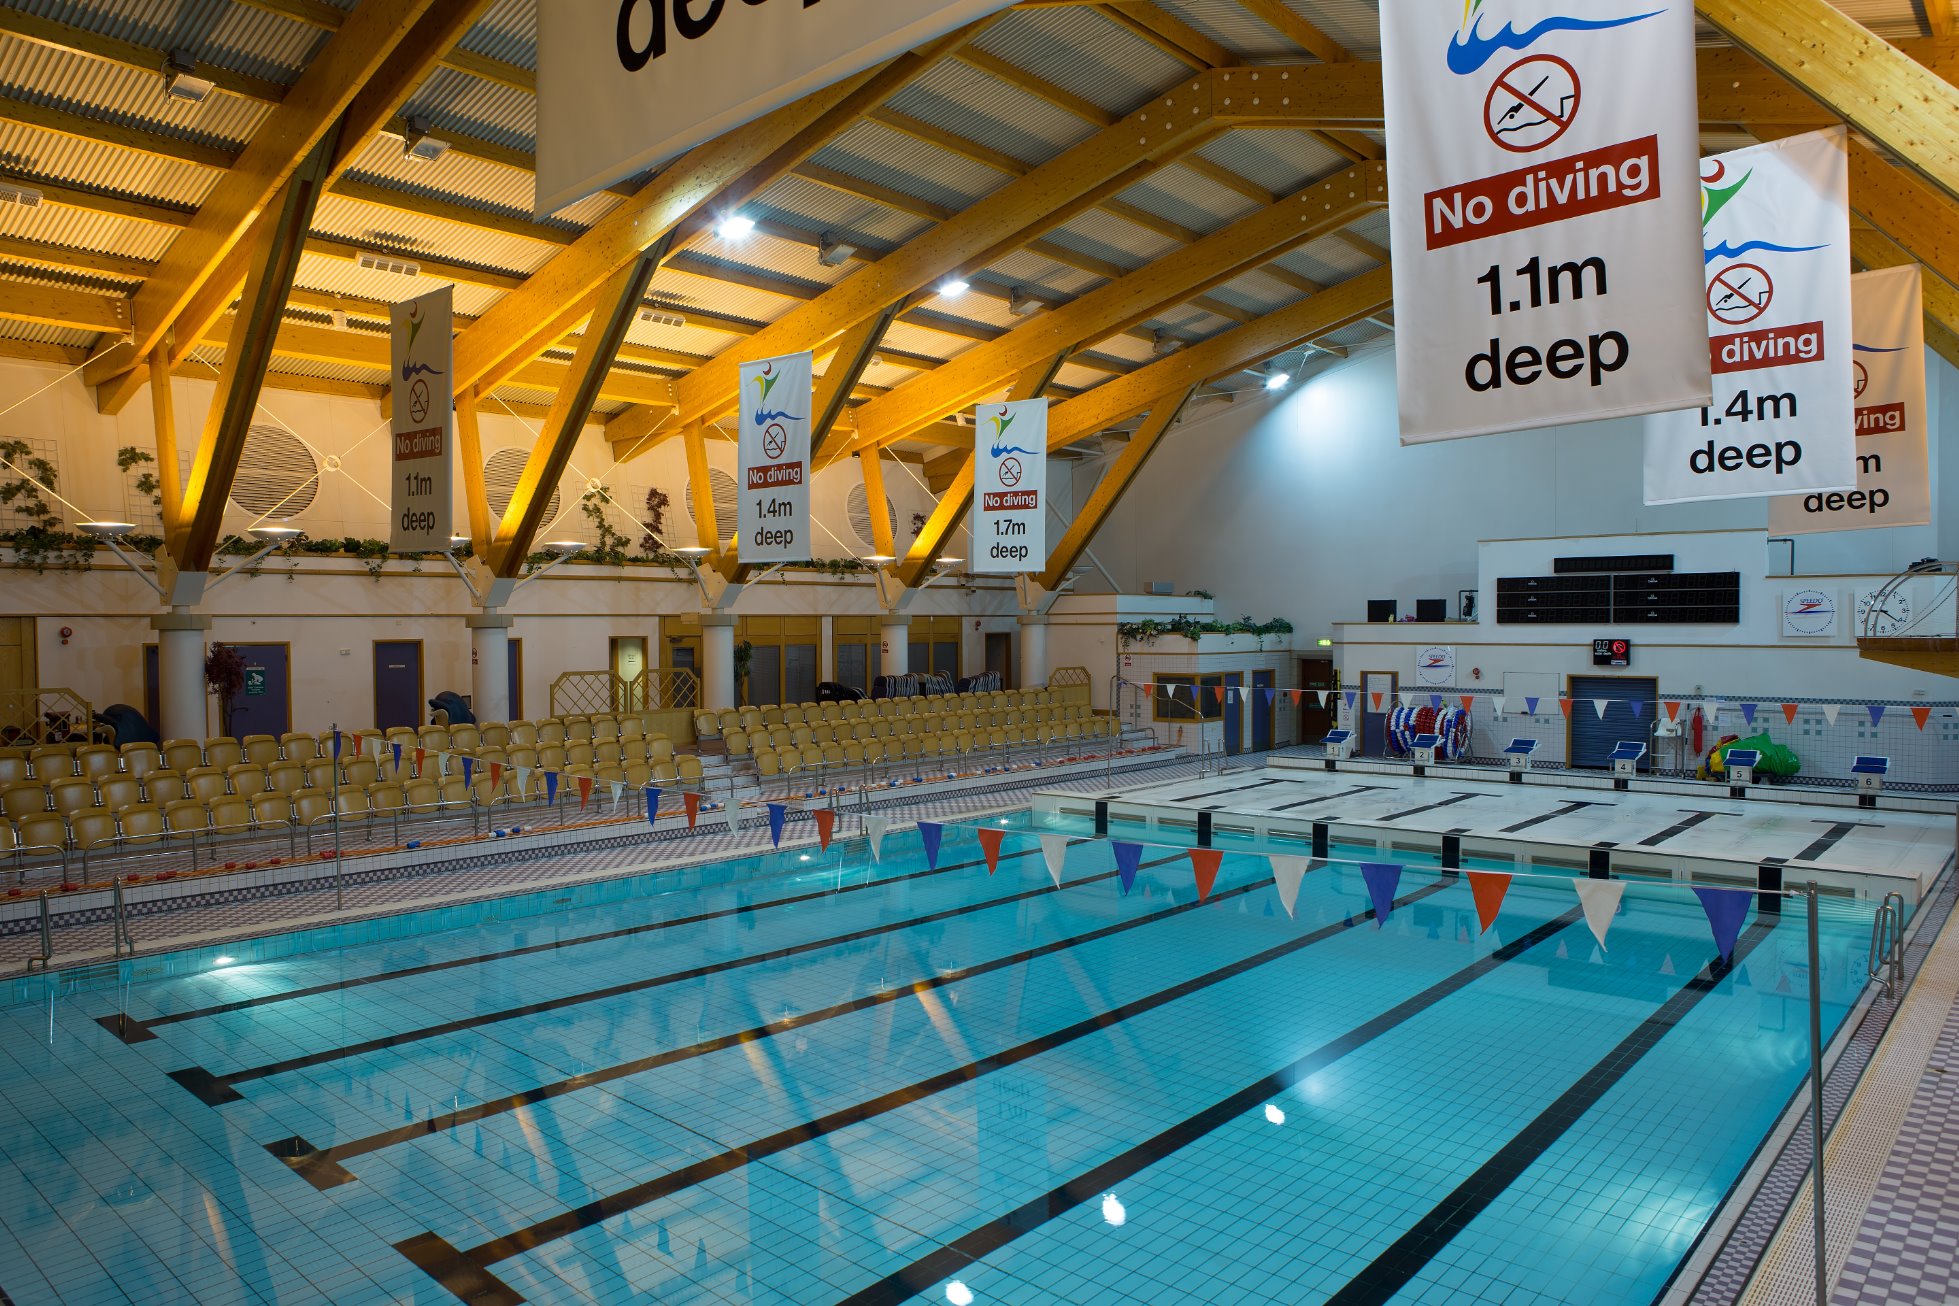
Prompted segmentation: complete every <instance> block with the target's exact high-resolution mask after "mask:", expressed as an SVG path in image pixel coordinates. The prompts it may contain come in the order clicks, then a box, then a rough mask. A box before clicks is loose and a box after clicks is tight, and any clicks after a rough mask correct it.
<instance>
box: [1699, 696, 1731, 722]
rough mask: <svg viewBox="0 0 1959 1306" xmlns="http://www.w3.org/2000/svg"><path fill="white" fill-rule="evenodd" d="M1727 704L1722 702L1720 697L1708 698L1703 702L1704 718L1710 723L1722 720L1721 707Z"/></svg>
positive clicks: (1702, 711)
mask: <svg viewBox="0 0 1959 1306" xmlns="http://www.w3.org/2000/svg"><path fill="white" fill-rule="evenodd" d="M1725 706H1726V704H1724V703H1722V701H1721V700H1720V699H1718V698H1710V699H1706V700H1705V701H1703V702H1702V703H1701V717H1702V719H1703V720H1705V721H1706V722H1707V723H1708V724H1709V725H1714V724H1716V723H1717V722H1719V721H1720V720H1721V709H1722V708H1723V707H1725Z"/></svg>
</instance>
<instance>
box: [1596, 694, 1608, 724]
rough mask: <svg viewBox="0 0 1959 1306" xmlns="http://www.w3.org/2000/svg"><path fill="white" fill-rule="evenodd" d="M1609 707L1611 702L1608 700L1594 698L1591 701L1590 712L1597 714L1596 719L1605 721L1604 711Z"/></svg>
mask: <svg viewBox="0 0 1959 1306" xmlns="http://www.w3.org/2000/svg"><path fill="white" fill-rule="evenodd" d="M1611 706H1612V700H1611V699H1609V698H1595V699H1593V700H1592V710H1593V711H1595V712H1597V713H1598V719H1599V720H1601V721H1603V720H1605V710H1606V709H1607V708H1609V707H1611Z"/></svg>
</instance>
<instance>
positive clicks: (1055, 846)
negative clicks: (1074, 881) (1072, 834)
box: [1041, 834, 1068, 889]
mask: <svg viewBox="0 0 1959 1306" xmlns="http://www.w3.org/2000/svg"><path fill="white" fill-rule="evenodd" d="M1067 859H1068V836H1067V835H1065V834H1044V835H1042V836H1041V860H1042V861H1044V862H1046V863H1047V864H1048V876H1049V878H1051V879H1052V880H1053V881H1054V887H1055V888H1057V889H1059V888H1060V887H1061V867H1062V864H1063V863H1064V862H1066V861H1067Z"/></svg>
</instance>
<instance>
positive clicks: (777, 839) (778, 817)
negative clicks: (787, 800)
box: [769, 803, 789, 848]
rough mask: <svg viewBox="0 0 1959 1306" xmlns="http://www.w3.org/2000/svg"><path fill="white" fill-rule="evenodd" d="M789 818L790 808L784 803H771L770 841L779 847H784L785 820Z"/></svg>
mask: <svg viewBox="0 0 1959 1306" xmlns="http://www.w3.org/2000/svg"><path fill="white" fill-rule="evenodd" d="M788 819H789V808H788V807H787V806H786V805H784V804H782V803H770V804H769V842H770V843H771V844H773V845H774V846H776V847H777V848H780V847H782V826H783V822H785V821H787V820H788Z"/></svg>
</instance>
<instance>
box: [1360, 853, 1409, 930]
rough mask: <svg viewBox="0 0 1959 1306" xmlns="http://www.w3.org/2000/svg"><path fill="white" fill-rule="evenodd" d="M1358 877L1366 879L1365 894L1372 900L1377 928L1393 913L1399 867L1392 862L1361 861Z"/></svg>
mask: <svg viewBox="0 0 1959 1306" xmlns="http://www.w3.org/2000/svg"><path fill="white" fill-rule="evenodd" d="M1360 877H1361V879H1363V880H1365V881H1367V896H1368V897H1369V898H1371V899H1372V900H1373V902H1374V928H1375V929H1377V930H1378V929H1380V928H1381V927H1382V926H1383V925H1385V924H1387V922H1388V917H1389V916H1392V915H1393V914H1394V891H1395V886H1396V885H1398V884H1400V883H1401V867H1399V866H1397V865H1396V864H1395V863H1393V862H1362V863H1361V864H1360Z"/></svg>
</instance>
